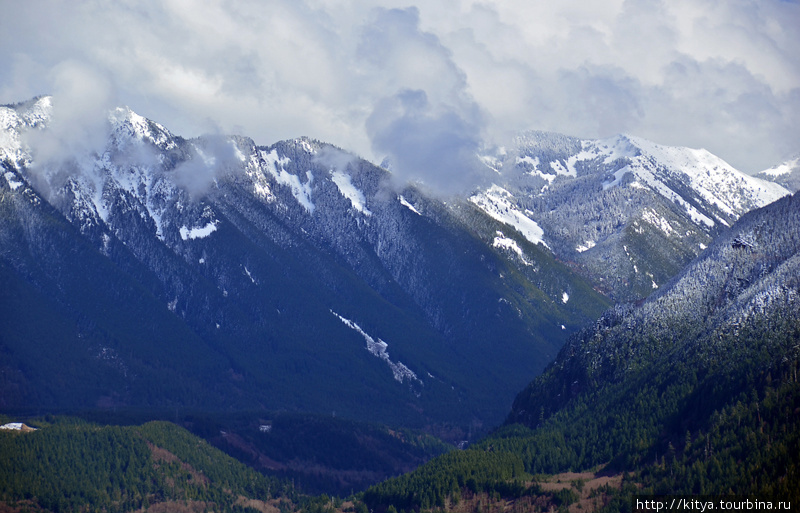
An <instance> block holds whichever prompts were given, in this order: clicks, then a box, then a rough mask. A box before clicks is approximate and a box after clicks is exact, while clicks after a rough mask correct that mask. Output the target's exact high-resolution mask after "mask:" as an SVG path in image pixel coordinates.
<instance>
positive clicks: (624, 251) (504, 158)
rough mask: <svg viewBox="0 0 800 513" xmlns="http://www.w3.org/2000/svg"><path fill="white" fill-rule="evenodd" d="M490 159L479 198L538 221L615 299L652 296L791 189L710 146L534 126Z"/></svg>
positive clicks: (541, 232) (492, 211) (553, 244)
mask: <svg viewBox="0 0 800 513" xmlns="http://www.w3.org/2000/svg"><path fill="white" fill-rule="evenodd" d="M484 161H485V162H486V163H487V165H489V166H490V167H492V168H494V169H496V170H497V172H498V175H497V177H496V182H495V185H493V186H492V187H491V188H489V189H488V190H486V191H484V192H482V193H479V194H477V195H475V196H473V197H472V198H471V200H472V201H473V202H474V203H476V204H477V205H479V206H480V207H481V208H483V209H484V210H486V211H487V212H488V213H489V215H497V213H498V212H501V211H502V212H506V214H505V215H506V216H511V217H515V218H517V219H520V220H525V222H526V223H527V225H529V226H530V225H531V223H533V224H534V225H536V230H538V235H536V236H535V237H533V239H534V240H537V239H541V240H543V241H544V243H545V244H547V245H548V246H549V247H550V248H551V249H552V250H553V252H554V253H555V254H556V255H557V256H558V257H559V258H560V259H561V260H563V261H566V262H574V264H575V266H576V268H577V269H579V270H581V271H582V273H583V274H584V275H585V276H587V277H588V278H589V279H590V280H591V281H592V282H593V283H594V285H595V287H597V288H598V289H599V290H602V291H604V292H605V293H607V294H609V295H610V296H611V297H612V298H614V299H615V300H617V301H629V300H636V299H640V298H643V297H647V296H648V295H649V294H650V293H652V292H653V291H654V290H656V289H657V288H658V287H659V286H662V285H663V284H664V283H666V282H667V281H668V280H669V279H670V278H671V277H672V276H674V275H675V274H676V273H677V272H678V271H680V270H681V269H682V268H683V267H684V266H685V265H686V264H687V263H688V262H689V261H691V260H692V259H693V258H694V257H696V256H697V255H698V254H699V253H700V252H701V251H702V250H703V249H704V248H705V247H707V246H708V244H709V242H710V241H711V240H712V239H713V238H714V237H715V236H716V235H718V234H719V233H721V231H722V230H723V229H724V228H725V227H727V226H730V225H731V224H732V223H733V222H734V221H735V220H736V219H738V218H739V216H741V215H742V214H744V213H746V212H748V211H750V210H752V209H753V208H757V207H761V206H764V205H766V204H768V203H770V202H772V201H775V200H776V199H778V198H780V197H781V196H784V195H786V194H788V193H789V191H788V190H786V189H784V188H783V187H781V186H780V185H778V184H775V183H768V182H766V181H764V180H761V179H757V178H754V177H751V176H748V175H745V174H744V173H741V172H739V171H737V170H736V169H734V168H732V167H731V166H730V165H728V164H727V163H725V162H724V161H722V160H721V159H719V158H718V157H716V156H714V155H712V154H710V153H709V152H707V151H705V150H693V149H689V148H677V147H668V146H662V145H658V144H655V143H652V142H650V141H647V140H645V139H641V138H637V137H632V136H626V135H619V136H616V137H612V138H609V139H602V140H580V139H577V138H573V137H567V136H563V135H559V134H552V133H544V132H529V133H524V134H522V135H520V136H518V137H517V138H516V140H515V141H514V144H513V145H512V146H511V147H510V148H502V149H500V150H498V151H496V152H495V153H494V154H490V155H488V156H485V157H484ZM509 212H510V214H509ZM536 230H534V231H536Z"/></svg>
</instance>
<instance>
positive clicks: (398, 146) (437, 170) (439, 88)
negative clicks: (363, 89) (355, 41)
mask: <svg viewBox="0 0 800 513" xmlns="http://www.w3.org/2000/svg"><path fill="white" fill-rule="evenodd" d="M359 57H360V59H361V61H363V62H365V63H366V66H369V67H371V68H373V70H372V71H373V73H374V74H376V75H377V76H380V77H382V79H383V80H384V81H386V84H385V85H383V86H382V87H381V88H380V91H389V92H392V91H393V90H394V89H395V88H396V92H394V93H393V94H390V95H387V96H383V97H380V98H379V99H378V100H377V101H376V102H375V104H374V107H373V109H372V111H371V112H370V115H369V117H368V118H367V119H366V123H365V127H366V131H367V135H368V136H369V139H370V141H371V145H372V149H373V151H374V152H375V153H376V154H378V155H381V154H383V155H386V156H387V157H388V158H389V161H390V162H391V165H392V171H393V172H394V174H395V175H396V177H397V178H399V179H400V180H401V181H403V182H404V181H413V182H418V183H422V184H424V185H425V186H427V187H428V188H430V189H431V190H433V191H434V192H436V193H444V194H452V193H455V192H469V190H468V189H469V188H470V187H472V186H474V185H475V184H476V182H477V181H478V180H480V179H481V177H482V174H484V173H483V172H484V171H485V170H486V167H485V166H483V165H482V164H481V163H480V161H479V159H478V158H477V152H478V151H479V150H480V147H481V141H482V136H483V134H482V132H483V129H484V125H485V123H486V118H485V116H484V115H483V113H482V112H481V109H480V107H479V106H478V105H477V103H475V101H474V100H473V99H472V97H471V96H470V94H469V92H468V89H467V80H466V76H465V75H464V73H463V72H462V71H461V70H460V69H459V68H458V66H456V64H455V63H454V62H453V60H452V56H451V54H450V52H449V50H447V49H446V48H445V47H444V46H442V45H441V43H440V42H439V40H438V38H437V37H436V36H434V35H433V34H430V33H427V32H423V31H421V30H420V29H419V12H418V11H417V9H415V8H410V9H402V10H401V9H391V10H378V11H377V12H376V13H375V17H374V19H373V20H372V22H371V23H370V24H369V25H367V26H366V27H365V28H364V30H363V33H362V39H361V42H360V45H359ZM465 189H466V190H465Z"/></svg>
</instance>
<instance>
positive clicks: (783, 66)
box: [0, 0, 800, 183]
mask: <svg viewBox="0 0 800 513" xmlns="http://www.w3.org/2000/svg"><path fill="white" fill-rule="evenodd" d="M0 47H2V48H3V49H4V50H3V52H2V53H0V66H1V67H2V69H4V70H6V72H5V73H3V74H2V75H1V76H0V102H15V101H21V100H24V99H27V98H29V97H32V96H34V95H37V94H43V93H52V92H56V90H58V89H59V87H58V84H57V79H56V77H57V76H58V75H59V72H58V69H59V66H61V67H62V71H63V67H64V66H67V67H69V66H73V67H75V66H82V67H83V68H84V69H85V70H91V71H88V72H87V76H88V75H92V74H94V75H95V76H99V77H103V79H102V80H103V81H105V82H106V83H107V84H108V86H109V88H110V89H111V92H109V93H108V95H106V97H109V98H113V99H115V100H118V101H120V102H122V103H125V104H128V105H130V106H131V107H132V108H133V109H134V110H136V111H137V112H139V113H141V114H143V115H145V116H148V117H150V118H153V119H155V120H157V121H159V122H161V123H163V124H164V125H166V126H167V127H169V128H170V129H171V130H172V131H174V132H176V133H179V134H181V135H184V136H195V135H199V134H200V133H202V132H205V131H207V130H208V126H209V119H210V120H213V123H215V124H218V125H219V127H220V128H221V129H222V130H223V131H226V132H232V131H240V132H244V133H245V134H247V135H250V136H251V137H253V138H254V139H255V140H256V141H257V142H258V143H260V144H270V143H272V142H274V141H276V140H278V139H284V138H291V137H296V136H299V135H309V136H311V137H315V138H318V139H322V140H325V141H329V142H332V143H334V144H336V145H338V146H341V147H343V148H347V149H351V150H353V151H356V152H357V153H359V154H361V155H363V156H366V157H368V158H372V159H373V160H377V161H380V159H381V158H382V157H383V156H384V154H392V155H394V154H395V153H397V152H398V151H400V150H401V149H403V148H405V146H402V145H413V144H415V142H414V140H413V139H414V136H413V134H406V137H405V139H406V140H404V141H402V142H401V146H397V147H392V146H387V144H389V143H390V142H391V141H387V140H386V136H387V133H384V132H381V131H380V130H377V128H376V126H377V125H379V123H377V121H375V120H376V119H377V117H379V116H381V115H383V116H386V115H389V112H388V111H386V109H387V108H389V106H392V107H391V108H392V109H395V110H393V111H392V112H394V116H395V118H393V119H394V121H395V122H396V123H399V124H396V125H392V124H391V122H390V119H389V118H386V119H384V123H383V125H381V126H383V127H384V129H386V130H390V129H391V130H397V129H399V128H400V126H401V125H402V123H400V121H402V120H405V122H409V121H410V118H409V113H410V111H408V110H407V107H408V104H407V103H404V100H403V99H406V100H407V99H408V98H409V96H408V95H409V94H411V93H412V92H416V93H415V94H417V95H418V97H419V98H423V97H424V99H425V107H424V109H423V110H422V111H419V110H418V111H415V112H417V115H416V118H414V119H415V120H416V121H415V123H412V124H411V125H410V126H412V127H413V128H414V129H417V130H422V131H423V132H424V131H425V130H434V132H432V133H437V134H438V136H439V137H444V138H447V139H448V140H451V141H453V140H459V141H462V143H463V144H456V146H455V153H454V156H453V158H452V159H451V161H450V164H452V166H451V168H450V169H451V171H453V173H451V172H445V173H444V175H443V176H441V177H438V178H437V177H436V176H434V177H433V180H434V181H435V180H437V179H441V181H443V182H448V183H449V182H450V181H452V180H456V179H458V177H457V173H455V167H458V165H460V164H458V163H459V162H461V157H459V154H460V153H459V152H462V153H463V151H466V150H467V149H469V148H471V147H472V146H473V145H474V144H475V143H476V141H477V140H479V139H483V138H490V139H495V140H499V139H502V138H503V137H505V136H507V134H508V133H509V132H510V131H514V130H519V129H523V128H538V129H546V130H555V131H560V132H565V133H568V134H571V135H577V136H583V137H603V136H607V135H611V134H613V133H617V132H623V131H624V132H630V133H634V134H637V135H641V136H643V137H647V138H650V139H653V140H655V141H657V142H660V143H663V144H680V145H687V146H694V147H700V146H703V147H706V148H707V149H709V150H710V151H713V152H715V153H717V154H719V155H720V156H721V157H723V158H725V159H726V160H728V161H730V162H731V163H732V164H733V165H735V166H737V167H739V168H741V169H743V170H746V171H756V170H759V169H763V168H766V167H769V166H771V165H772V164H774V163H776V162H777V161H778V160H779V159H780V158H782V157H783V156H784V155H786V154H789V153H795V152H796V151H797V150H798V149H800V53H799V52H797V48H800V5H798V3H797V2H787V1H780V0H762V1H758V2H753V1H746V0H730V1H726V2H718V1H712V0H671V1H669V2H666V1H661V0H637V1H633V0H627V1H624V0H604V1H587V0H584V1H577V0H564V1H561V2H529V1H523V0H504V1H502V2H500V1H486V0H455V1H448V2H441V1H431V2H425V3H419V4H418V5H417V7H409V4H408V3H407V2H398V1H397V0H380V1H378V2H375V1H370V2H367V1H366V0H305V1H294V0H292V1H290V0H271V1H268V2H261V1H255V0H239V1H237V2H231V1H227V0H209V1H204V2H199V1H190V0H166V1H163V2H157V1H155V0H151V1H146V0H145V1H133V0H126V1H121V2H114V3H108V2H79V3H72V2H70V3H64V2H59V1H56V0H31V1H27V2H13V3H11V4H10V5H8V6H4V15H3V16H2V18H0ZM75 63H80V64H75ZM54 70H55V71H54ZM75 80H78V79H77V78H75ZM90 82H91V81H88V82H87V83H84V84H83V87H84V89H86V88H88V87H89V85H90ZM101 96H102V95H101ZM404 105H405V107H403V106H404ZM398 107H402V108H406V111H404V112H400V113H399V114H398V111H397V110H396V109H397V108H398ZM368 120H372V121H371V122H370V123H372V126H371V127H370V123H368ZM390 133H395V132H390ZM448 133H449V136H448ZM419 139H422V140H421V141H418V142H417V144H423V143H424V142H425V139H424V138H419ZM432 140H436V137H434V138H433V139H432ZM403 151H405V150H403ZM422 153H425V151H423V152H422ZM408 165H409V166H419V165H422V163H421V162H409V163H408ZM453 166H455V167H453ZM412 171H413V170H412V169H409V173H410V174H411V175H413V174H414V173H415V172H412ZM421 173H422V175H424V176H429V172H428V171H425V170H422V171H421Z"/></svg>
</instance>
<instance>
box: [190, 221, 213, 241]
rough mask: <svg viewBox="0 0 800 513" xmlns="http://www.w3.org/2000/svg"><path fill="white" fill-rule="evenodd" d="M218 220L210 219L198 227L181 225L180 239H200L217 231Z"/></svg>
mask: <svg viewBox="0 0 800 513" xmlns="http://www.w3.org/2000/svg"><path fill="white" fill-rule="evenodd" d="M218 224H219V221H212V222H210V223H208V224H207V225H205V226H202V227H200V228H187V227H186V226H185V225H184V226H181V230H180V231H181V239H183V240H189V239H202V238H205V237H208V236H209V235H211V234H212V233H214V232H215V231H217V225H218Z"/></svg>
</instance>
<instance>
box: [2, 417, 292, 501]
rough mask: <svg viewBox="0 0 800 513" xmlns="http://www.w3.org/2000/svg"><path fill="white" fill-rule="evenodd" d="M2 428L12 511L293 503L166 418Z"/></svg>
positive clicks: (5, 494) (279, 484)
mask: <svg viewBox="0 0 800 513" xmlns="http://www.w3.org/2000/svg"><path fill="white" fill-rule="evenodd" d="M49 420H50V422H48V420H45V419H41V420H39V421H34V422H32V425H33V426H36V427H38V429H37V430H36V431H33V432H21V431H11V430H0V504H2V505H3V506H4V507H5V508H7V509H6V510H8V511H57V512H67V511H69V512H73V511H74V512H84V511H120V512H121V511H136V510H142V509H145V510H146V509H148V508H165V509H161V510H162V511H169V510H172V511H177V510H182V511H209V510H214V511H258V510H263V508H264V507H265V505H269V506H270V507H271V508H273V509H278V508H279V509H282V510H283V509H294V506H293V502H292V501H296V500H297V498H298V496H297V494H296V493H295V492H294V491H293V488H292V486H291V485H290V484H288V483H287V482H283V481H280V480H277V479H273V478H269V477H266V476H264V475H263V474H259V473H258V472H255V471H254V470H252V469H250V468H248V467H247V466H245V465H244V464H242V463H240V462H239V461H237V460H235V459H233V458H231V457H229V456H227V455H225V454H224V453H222V452H221V451H219V450H218V449H215V448H214V447H212V446H210V445H209V444H208V443H207V442H205V441H204V440H202V439H200V438H197V437H195V436H193V435H191V434H190V433H189V432H188V431H186V430H184V429H182V428H179V427H177V426H175V425H174V424H170V423H167V422H150V423H147V424H143V425H140V426H128V427H120V426H100V425H95V424H90V423H86V422H84V421H81V420H77V419H69V418H51V419H49Z"/></svg>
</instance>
